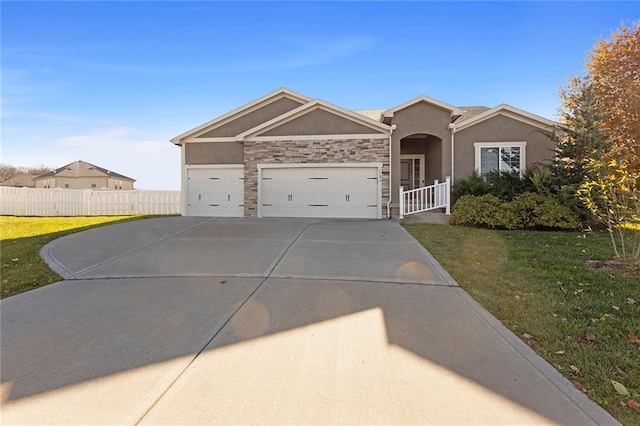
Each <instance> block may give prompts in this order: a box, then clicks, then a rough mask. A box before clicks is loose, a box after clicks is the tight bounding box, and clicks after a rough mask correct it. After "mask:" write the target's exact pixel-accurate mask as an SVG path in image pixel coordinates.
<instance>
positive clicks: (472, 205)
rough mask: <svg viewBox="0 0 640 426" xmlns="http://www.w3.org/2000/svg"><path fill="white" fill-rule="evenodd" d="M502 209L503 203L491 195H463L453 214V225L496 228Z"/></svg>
mask: <svg viewBox="0 0 640 426" xmlns="http://www.w3.org/2000/svg"><path fill="white" fill-rule="evenodd" d="M501 209H502V201H500V199H499V198H497V197H495V196H493V195H491V194H485V195H481V196H473V195H463V196H462V197H460V199H458V201H457V202H456V205H455V206H454V208H453V211H452V212H451V223H452V224H454V225H471V226H480V227H489V228H495V227H496V224H497V221H496V217H497V214H498V212H499V211H500V210H501Z"/></svg>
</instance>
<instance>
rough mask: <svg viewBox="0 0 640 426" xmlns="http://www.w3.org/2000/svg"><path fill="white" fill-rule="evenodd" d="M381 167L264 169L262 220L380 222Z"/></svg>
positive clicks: (261, 194)
mask: <svg viewBox="0 0 640 426" xmlns="http://www.w3.org/2000/svg"><path fill="white" fill-rule="evenodd" d="M378 170H379V169H378V167H376V166H368V167H335V166H327V167H318V166H309V167H291V168H287V167H284V168H268V167H263V168H262V177H261V180H260V185H261V188H260V201H259V202H260V215H261V216H262V217H338V218H339V217H345V218H372V219H378V218H380V211H381V210H380V205H379V199H380V197H379V194H380V188H379V182H378V180H379V178H378Z"/></svg>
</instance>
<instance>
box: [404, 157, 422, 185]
mask: <svg viewBox="0 0 640 426" xmlns="http://www.w3.org/2000/svg"><path fill="white" fill-rule="evenodd" d="M400 185H401V186H403V187H404V189H405V190H410V189H415V188H420V187H422V186H424V154H403V155H401V156H400Z"/></svg>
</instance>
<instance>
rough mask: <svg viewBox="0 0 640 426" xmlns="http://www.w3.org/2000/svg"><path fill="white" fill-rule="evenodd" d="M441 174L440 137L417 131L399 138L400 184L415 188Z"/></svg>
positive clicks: (431, 181)
mask: <svg viewBox="0 0 640 426" xmlns="http://www.w3.org/2000/svg"><path fill="white" fill-rule="evenodd" d="M441 176H442V139H440V138H439V137H437V136H434V135H429V134H424V133H417V134H413V135H409V136H405V137H404V138H402V139H401V140H400V185H401V186H403V187H405V189H407V190H408V189H415V188H419V187H422V186H426V185H432V184H433V182H434V181H435V180H436V179H441Z"/></svg>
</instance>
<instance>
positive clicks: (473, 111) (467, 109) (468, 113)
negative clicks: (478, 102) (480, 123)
mask: <svg viewBox="0 0 640 426" xmlns="http://www.w3.org/2000/svg"><path fill="white" fill-rule="evenodd" d="M458 108H460V109H461V110H462V115H461V116H460V118H458V119H457V120H456V122H458V121H464V120H467V119H469V118H471V117H474V116H476V115H478V114H481V113H483V112H485V111H487V110H490V109H491V108H489V107H486V106H464V107H458Z"/></svg>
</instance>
